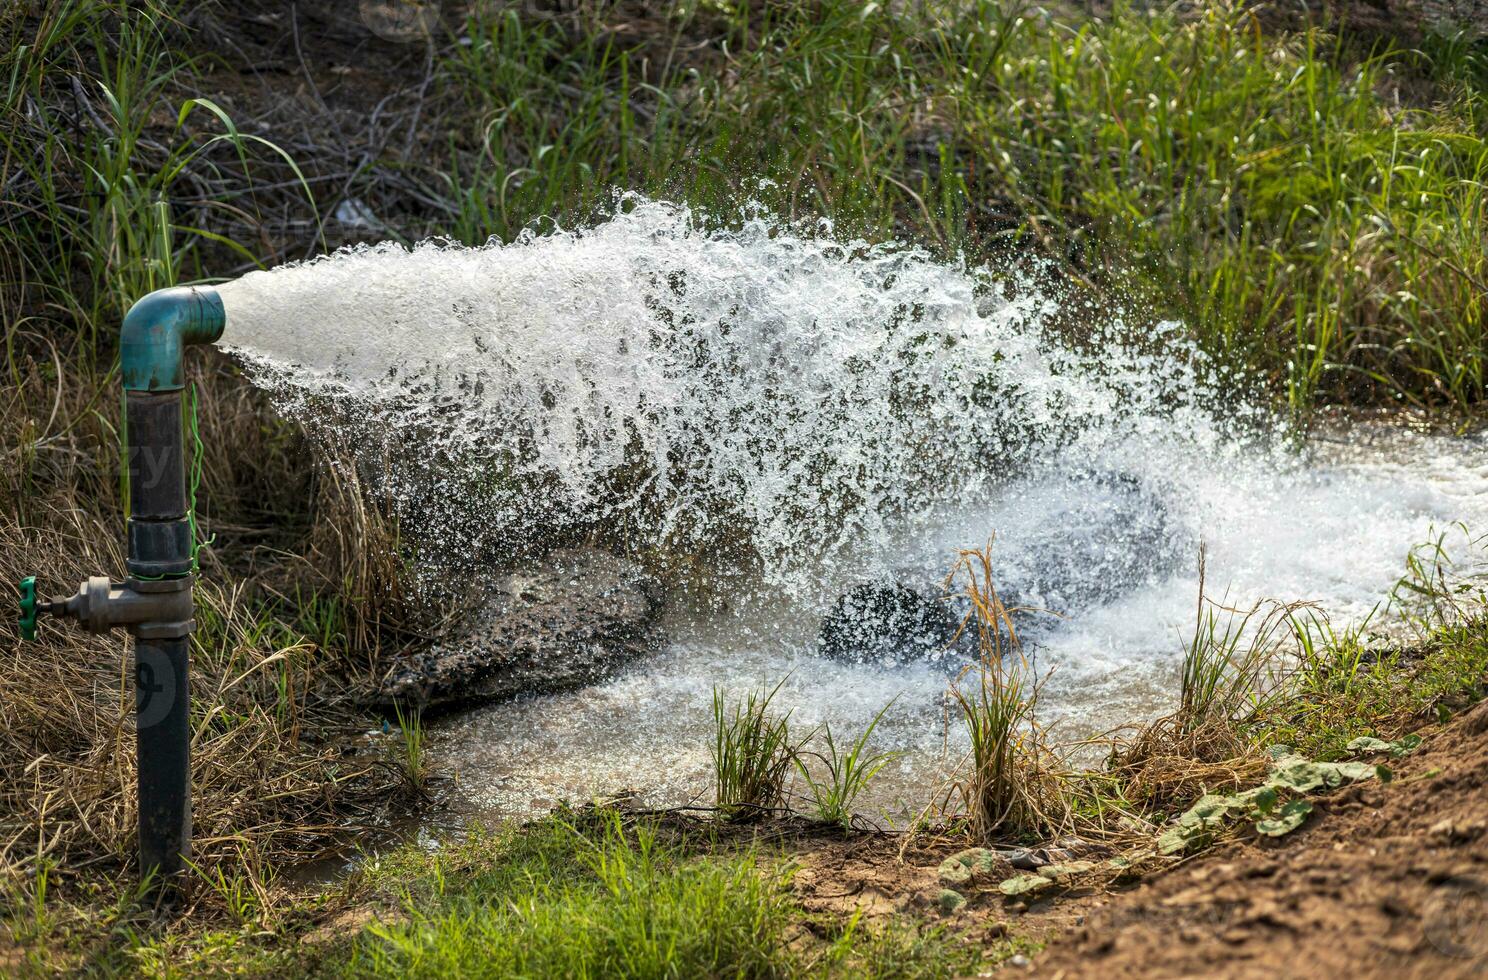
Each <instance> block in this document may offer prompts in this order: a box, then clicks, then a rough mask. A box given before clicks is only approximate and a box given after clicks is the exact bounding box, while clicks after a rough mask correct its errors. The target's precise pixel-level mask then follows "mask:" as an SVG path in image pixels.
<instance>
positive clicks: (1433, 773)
mask: <svg viewBox="0 0 1488 980" xmlns="http://www.w3.org/2000/svg"><path fill="white" fill-rule="evenodd" d="M1392 767H1393V768H1394V770H1395V772H1396V777H1397V778H1396V779H1395V780H1394V781H1392V782H1390V783H1387V784H1380V783H1377V782H1374V781H1370V782H1367V783H1356V784H1354V785H1352V786H1350V787H1348V788H1346V789H1343V790H1340V791H1338V792H1336V793H1333V794H1331V795H1328V796H1324V797H1321V798H1318V799H1317V800H1316V801H1315V810H1314V813H1313V816H1312V819H1311V820H1310V821H1309V823H1308V825H1307V826H1306V827H1304V828H1303V829H1302V830H1299V831H1297V832H1296V833H1294V834H1292V835H1290V836H1287V837H1283V838H1279V839H1261V840H1243V841H1236V842H1233V843H1230V844H1228V845H1225V846H1222V847H1218V848H1215V849H1214V850H1211V851H1208V852H1205V853H1204V854H1202V855H1200V856H1199V857H1197V858H1195V859H1194V860H1191V861H1188V862H1185V863H1183V864H1181V865H1179V866H1177V867H1175V868H1174V869H1172V870H1171V871H1168V872H1166V873H1163V874H1161V875H1158V876H1156V877H1154V878H1152V879H1150V880H1148V881H1145V882H1143V883H1142V884H1140V885H1138V886H1136V887H1134V888H1132V889H1131V890H1129V891H1126V892H1123V893H1118V894H1115V895H1107V896H1104V897H1101V898H1092V899H1085V900H1078V901H1079V902H1082V903H1083V905H1084V908H1085V912H1084V916H1083V921H1081V922H1079V924H1078V925H1076V926H1075V927H1074V928H1073V929H1071V930H1070V931H1068V932H1066V933H1065V934H1064V935H1063V936H1060V937H1058V938H1056V939H1054V940H1053V941H1052V942H1051V943H1050V945H1049V948H1048V949H1047V950H1046V951H1045V952H1044V954H1043V955H1042V956H1040V957H1038V958H1037V960H1036V961H1035V962H1034V963H1033V965H1032V967H1031V969H1032V971H1033V972H1034V973H1035V974H1037V975H1040V976H1048V977H1061V978H1075V977H1087V976H1088V977H1103V978H1105V977H1138V976H1140V977H1144V978H1154V977H1182V976H1229V977H1275V976H1340V975H1345V974H1347V975H1352V976H1389V977H1416V976H1420V977H1425V976H1430V977H1457V976H1483V975H1485V973H1488V835H1485V826H1488V823H1485V821H1488V788H1485V782H1488V703H1484V704H1480V705H1479V706H1478V707H1477V708H1476V709H1474V710H1473V711H1472V712H1470V713H1468V714H1467V715H1465V716H1464V717H1463V718H1461V719H1458V720H1457V721H1455V722H1453V723H1452V724H1450V725H1448V726H1447V727H1446V728H1444V729H1442V730H1441V731H1439V732H1438V733H1434V734H1432V735H1430V736H1429V737H1428V740H1427V742H1426V744H1425V745H1424V746H1423V747H1422V748H1421V749H1419V750H1418V751H1417V752H1416V754H1414V755H1412V756H1408V757H1406V758H1405V759H1402V760H1400V761H1399V762H1398V763H1394V764H1392ZM1072 910H1073V909H1072V908H1071V907H1070V906H1068V905H1066V907H1065V908H1063V909H1058V910H1056V909H1053V908H1050V909H1042V910H1041V909H1040V908H1039V906H1034V908H1033V909H1031V910H1030V911H1029V914H1028V915H1027V916H1025V917H1024V918H1023V921H1021V922H1020V923H1018V924H1017V925H1016V926H1015V927H1016V928H1020V929H1024V930H1028V929H1030V927H1032V928H1033V929H1035V930H1036V928H1037V927H1036V923H1037V922H1038V920H1039V919H1040V917H1041V916H1051V917H1052V916H1059V917H1067V916H1068V915H1069V913H1070V912H1071V911H1072Z"/></svg>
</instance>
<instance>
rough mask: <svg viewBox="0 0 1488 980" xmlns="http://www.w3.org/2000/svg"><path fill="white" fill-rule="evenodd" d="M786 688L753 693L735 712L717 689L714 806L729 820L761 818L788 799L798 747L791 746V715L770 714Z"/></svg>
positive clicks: (736, 707)
mask: <svg viewBox="0 0 1488 980" xmlns="http://www.w3.org/2000/svg"><path fill="white" fill-rule="evenodd" d="M784 683H785V680H784V679H782V680H781V681H780V683H779V684H776V685H775V686H774V687H773V688H771V689H770V691H769V693H764V692H762V691H750V692H749V693H748V694H747V695H746V696H745V699H744V701H743V703H742V704H740V703H736V704H733V705H732V706H730V705H729V704H728V703H727V702H726V700H725V698H724V695H723V692H722V691H721V690H719V689H718V688H716V687H715V688H714V689H713V724H714V739H713V787H714V801H715V803H716V805H717V806H718V809H719V811H720V812H721V813H723V815H724V816H726V817H728V818H730V819H749V818H752V817H757V816H762V815H764V814H766V813H768V812H770V811H771V810H774V809H775V808H777V807H779V806H780V804H781V803H782V802H783V801H784V799H785V780H786V777H787V776H788V775H789V774H790V771H791V767H792V766H793V765H794V764H795V759H796V753H797V748H798V746H797V745H796V744H795V743H794V742H792V740H791V730H790V713H789V712H786V713H785V714H784V715H777V714H775V713H774V712H772V711H771V710H770V702H771V701H773V700H774V699H775V695H776V694H777V693H779V691H780V687H781V685H782V684H784Z"/></svg>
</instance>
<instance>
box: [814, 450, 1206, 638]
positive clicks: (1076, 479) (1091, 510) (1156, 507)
mask: <svg viewBox="0 0 1488 980" xmlns="http://www.w3.org/2000/svg"><path fill="white" fill-rule="evenodd" d="M1041 489H1042V491H1043V493H1042V495H1041V497H1040V499H1039V501H1038V506H1037V508H1036V509H1035V511H1034V514H1035V515H1036V517H1037V519H1036V520H1032V519H1030V518H1029V516H1028V514H1027V513H1026V512H1025V513H1024V514H1023V515H1022V517H1021V521H1020V522H1017V523H1015V524H1014V526H1012V527H1010V528H1009V529H1008V533H1007V535H1006V536H1005V537H1004V536H999V538H998V541H997V545H996V547H995V549H994V551H993V577H994V582H993V585H994V586H995V587H996V590H997V595H998V599H999V600H1000V601H1001V603H1002V604H1003V606H1004V608H1005V609H1006V611H1007V612H1008V615H1009V618H1010V619H1011V621H1012V623H1013V626H1014V628H1015V629H1016V631H1017V634H1018V636H1019V637H1020V638H1024V639H1026V638H1028V637H1030V636H1034V637H1036V636H1037V635H1038V632H1039V631H1040V630H1041V629H1046V628H1048V627H1050V626H1052V625H1053V624H1054V623H1056V622H1058V619H1059V617H1060V616H1064V615H1068V614H1072V613H1075V612H1078V611H1080V610H1083V609H1089V608H1092V607H1095V606H1099V605H1103V604H1105V603H1109V602H1113V601H1116V600H1118V599H1120V598H1122V597H1123V596H1125V595H1128V594H1130V593H1131V592H1133V591H1134V590H1136V589H1139V588H1142V587H1143V586H1146V585H1151V584H1153V583H1155V582H1158V581H1161V580H1162V579H1164V578H1166V577H1167V576H1169V575H1171V574H1173V572H1174V571H1175V570H1177V569H1178V568H1179V567H1181V565H1182V563H1183V562H1184V561H1185V560H1188V559H1189V558H1191V555H1192V544H1193V539H1192V535H1191V534H1190V533H1189V532H1188V530H1187V529H1186V528H1184V527H1183V526H1182V524H1181V522H1179V521H1178V520H1176V519H1175V518H1174V517H1173V516H1172V515H1171V514H1170V513H1169V510H1168V507H1167V504H1166V502H1165V500H1164V497H1163V495H1162V493H1161V491H1160V489H1159V488H1155V487H1152V486H1149V485H1147V484H1146V483H1144V482H1143V481H1142V480H1141V479H1139V478H1138V477H1136V476H1134V475H1132V474H1129V473H1121V472H1113V471H1092V472H1086V473H1076V474H1073V475H1070V476H1069V477H1067V478H1066V479H1064V480H1061V481H1057V482H1054V483H1051V484H1047V485H1043V486H1042V487H1041ZM943 574H944V569H934V568H920V569H903V570H901V571H899V572H897V573H896V574H895V575H894V576H893V577H892V578H891V579H889V580H887V581H879V582H870V583H865V584H861V585H858V586H855V587H854V588H853V589H851V590H850V591H848V592H847V593H845V594H844V595H842V596H840V597H839V598H838V599H837V601H836V602H835V603H834V604H833V605H832V608H831V609H830V610H828V612H827V614H826V616H825V617H823V619H822V623H821V627H820V630H819V633H818V642H819V650H820V652H821V653H822V655H823V656H826V657H830V658H832V659H834V660H843V661H848V662H851V663H869V664H890V665H891V664H896V663H908V662H932V663H935V662H939V663H942V664H944V665H946V666H948V667H955V666H958V665H960V664H964V663H965V662H966V661H967V660H969V659H971V658H973V657H975V656H976V655H977V643H976V638H975V636H974V635H973V634H974V631H973V630H972V629H967V630H966V631H965V632H964V633H963V634H962V635H961V637H960V638H959V639H957V637H956V633H957V630H958V628H959V626H960V624H961V622H962V621H963V619H964V618H965V616H966V614H967V612H968V611H969V609H970V604H969V602H968V601H967V600H966V599H965V598H964V597H960V596H946V595H944V594H942V592H941V590H940V589H938V588H936V587H935V585H934V584H933V583H935V582H937V580H938V579H939V578H940V576H941V575H943Z"/></svg>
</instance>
